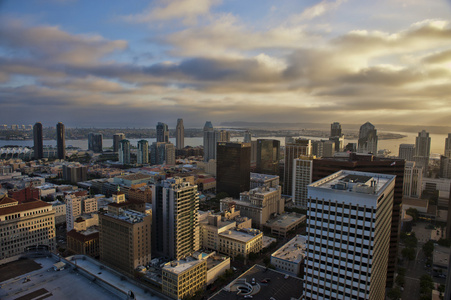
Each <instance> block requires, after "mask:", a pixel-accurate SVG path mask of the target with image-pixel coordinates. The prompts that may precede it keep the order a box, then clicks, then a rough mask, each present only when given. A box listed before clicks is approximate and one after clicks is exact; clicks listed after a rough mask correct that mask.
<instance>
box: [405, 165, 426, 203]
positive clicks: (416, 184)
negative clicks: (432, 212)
mask: <svg viewBox="0 0 451 300" xmlns="http://www.w3.org/2000/svg"><path fill="white" fill-rule="evenodd" d="M403 182H404V183H403V195H404V196H407V197H414V198H420V197H421V194H422V187H423V168H421V167H416V166H415V162H413V161H407V162H406V164H405V169H404V181H403Z"/></svg>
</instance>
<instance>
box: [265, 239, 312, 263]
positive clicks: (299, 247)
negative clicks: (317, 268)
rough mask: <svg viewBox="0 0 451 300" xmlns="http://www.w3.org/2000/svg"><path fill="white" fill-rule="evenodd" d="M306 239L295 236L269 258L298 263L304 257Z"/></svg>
mask: <svg viewBox="0 0 451 300" xmlns="http://www.w3.org/2000/svg"><path fill="white" fill-rule="evenodd" d="M306 241H307V238H306V237H305V236H302V235H296V236H295V237H294V238H293V239H291V240H290V241H289V242H288V243H286V244H285V245H283V246H282V247H280V248H279V249H278V250H277V251H276V252H274V253H273V254H272V255H271V256H274V257H277V258H279V259H283V260H287V261H290V262H295V263H299V262H301V261H302V260H303V259H304V257H305V255H306V254H305V252H306V250H307V248H306V245H305V244H306Z"/></svg>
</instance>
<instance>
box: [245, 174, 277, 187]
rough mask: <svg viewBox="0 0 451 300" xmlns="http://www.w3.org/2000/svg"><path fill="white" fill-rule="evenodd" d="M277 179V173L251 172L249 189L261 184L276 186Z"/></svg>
mask: <svg viewBox="0 0 451 300" xmlns="http://www.w3.org/2000/svg"><path fill="white" fill-rule="evenodd" d="M279 181H280V177H279V176H277V175H268V174H260V173H251V190H252V189H255V188H258V187H261V186H266V187H268V188H277V187H278V186H279Z"/></svg>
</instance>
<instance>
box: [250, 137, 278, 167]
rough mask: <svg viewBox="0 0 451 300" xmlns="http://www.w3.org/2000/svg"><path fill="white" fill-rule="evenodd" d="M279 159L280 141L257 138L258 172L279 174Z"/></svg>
mask: <svg viewBox="0 0 451 300" xmlns="http://www.w3.org/2000/svg"><path fill="white" fill-rule="evenodd" d="M279 160H280V141H278V140H263V139H258V140H257V168H256V172H257V173H261V174H268V175H279Z"/></svg>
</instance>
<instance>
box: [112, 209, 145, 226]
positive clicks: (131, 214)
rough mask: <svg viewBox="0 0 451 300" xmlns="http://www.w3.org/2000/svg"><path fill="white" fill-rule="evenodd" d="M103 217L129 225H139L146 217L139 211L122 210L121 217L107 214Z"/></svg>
mask: <svg viewBox="0 0 451 300" xmlns="http://www.w3.org/2000/svg"><path fill="white" fill-rule="evenodd" d="M105 215H106V216H108V217H111V218H114V219H118V220H121V221H125V222H128V223H131V224H134V223H140V222H142V221H143V219H144V218H145V217H146V216H148V215H147V214H145V213H141V212H139V211H136V210H131V209H127V210H124V211H123V212H122V214H121V215H113V214H109V213H106V214H105Z"/></svg>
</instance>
